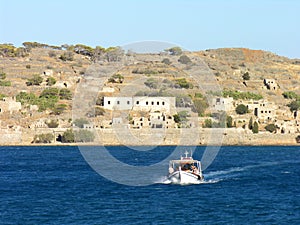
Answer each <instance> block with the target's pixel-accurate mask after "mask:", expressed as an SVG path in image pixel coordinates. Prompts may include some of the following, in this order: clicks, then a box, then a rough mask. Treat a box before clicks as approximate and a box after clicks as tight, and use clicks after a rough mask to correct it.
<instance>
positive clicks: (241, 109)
mask: <svg viewBox="0 0 300 225" xmlns="http://www.w3.org/2000/svg"><path fill="white" fill-rule="evenodd" d="M235 111H236V113H237V114H240V115H241V114H246V113H248V108H247V106H245V105H244V104H240V105H238V106H237V107H236V108H235Z"/></svg>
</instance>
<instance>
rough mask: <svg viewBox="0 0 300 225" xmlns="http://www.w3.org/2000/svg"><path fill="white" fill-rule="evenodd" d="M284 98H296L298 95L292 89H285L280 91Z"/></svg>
mask: <svg viewBox="0 0 300 225" xmlns="http://www.w3.org/2000/svg"><path fill="white" fill-rule="evenodd" d="M282 95H283V97H284V98H287V99H297V97H298V95H297V94H296V93H295V92H293V91H285V92H283V93H282Z"/></svg>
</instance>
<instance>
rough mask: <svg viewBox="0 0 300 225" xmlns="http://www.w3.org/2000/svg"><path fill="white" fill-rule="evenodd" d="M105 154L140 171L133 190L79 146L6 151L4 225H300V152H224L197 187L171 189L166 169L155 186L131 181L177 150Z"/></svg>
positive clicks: (1, 200) (1, 191)
mask: <svg viewBox="0 0 300 225" xmlns="http://www.w3.org/2000/svg"><path fill="white" fill-rule="evenodd" d="M93 149H95V151H96V147H90V151H93ZM150 149H151V148H150ZM205 150H206V148H205V147H195V148H194V149H193V157H194V158H195V159H201V158H202V157H203V154H204V152H205ZM101 151H107V152H109V154H110V155H111V156H113V158H115V159H117V160H118V161H120V162H123V163H124V164H126V165H130V168H135V169H136V170H135V171H136V173H135V174H132V173H129V174H128V177H130V176H131V180H130V181H131V182H128V183H126V179H125V181H124V180H123V181H122V180H118V179H119V178H120V177H119V178H117V179H115V178H114V177H113V176H114V174H115V173H118V171H120V170H122V172H123V173H122V174H124V167H122V168H116V172H115V173H112V175H111V176H112V177H109V176H107V173H103V174H102V173H101V171H100V172H99V171H97V169H96V170H95V167H94V166H93V165H91V163H90V162H89V160H87V158H86V157H85V156H84V154H82V150H80V148H78V147H76V146H72V147H70V146H64V147H63V146H59V147H57V146H52V147H51V146H34V147H28V146H27V147H20V146H18V147H0V224H59V225H61V224H143V225H144V224H184V225H187V224H289V225H291V224H300V146H276V147H274V146H268V147H267V146H259V147H253V146H233V147H221V148H220V149H219V151H218V153H217V154H216V156H215V158H214V160H212V162H211V163H210V164H209V165H207V168H205V170H204V171H203V174H204V177H205V180H204V182H203V183H200V184H194V185H174V184H168V183H166V182H165V178H166V177H165V176H164V174H167V172H168V165H167V163H163V165H162V168H164V169H165V171H163V172H162V173H157V174H156V173H155V172H153V173H152V174H151V175H152V176H151V179H153V178H155V179H153V182H150V183H149V184H148V183H143V182H144V180H141V184H140V185H139V177H138V176H137V177H136V178H135V177H132V176H136V174H139V170H142V169H147V168H148V167H150V166H151V165H152V164H157V163H159V162H160V161H163V160H164V159H168V157H170V156H171V155H172V152H173V151H174V147H172V146H165V147H155V148H152V149H151V150H149V151H141V150H140V149H139V150H136V149H134V148H131V147H125V146H119V147H118V146H116V147H107V148H106V150H103V149H102V150H101V149H100V150H97V154H100V155H101V154H102V153H101ZM105 160H106V159H104V161H105ZM120 165H121V164H120ZM125 168H126V167H125ZM100 169H102V170H103V169H105V167H103V168H100ZM109 169H111V168H109ZM125 172H126V171H125ZM162 174H163V175H162ZM144 178H145V177H144ZM146 178H147V176H146ZM149 179H150V176H149ZM132 181H134V182H132Z"/></svg>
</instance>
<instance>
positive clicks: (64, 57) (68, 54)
mask: <svg viewBox="0 0 300 225" xmlns="http://www.w3.org/2000/svg"><path fill="white" fill-rule="evenodd" d="M59 59H60V60H62V61H73V60H74V53H73V52H70V51H67V52H64V53H63V54H62V55H60V56H59Z"/></svg>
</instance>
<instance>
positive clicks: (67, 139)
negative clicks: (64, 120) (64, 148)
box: [61, 130, 75, 143]
mask: <svg viewBox="0 0 300 225" xmlns="http://www.w3.org/2000/svg"><path fill="white" fill-rule="evenodd" d="M61 142H62V143H74V142H75V137H74V132H73V130H66V131H65V132H64V133H63V135H62V136H61Z"/></svg>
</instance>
